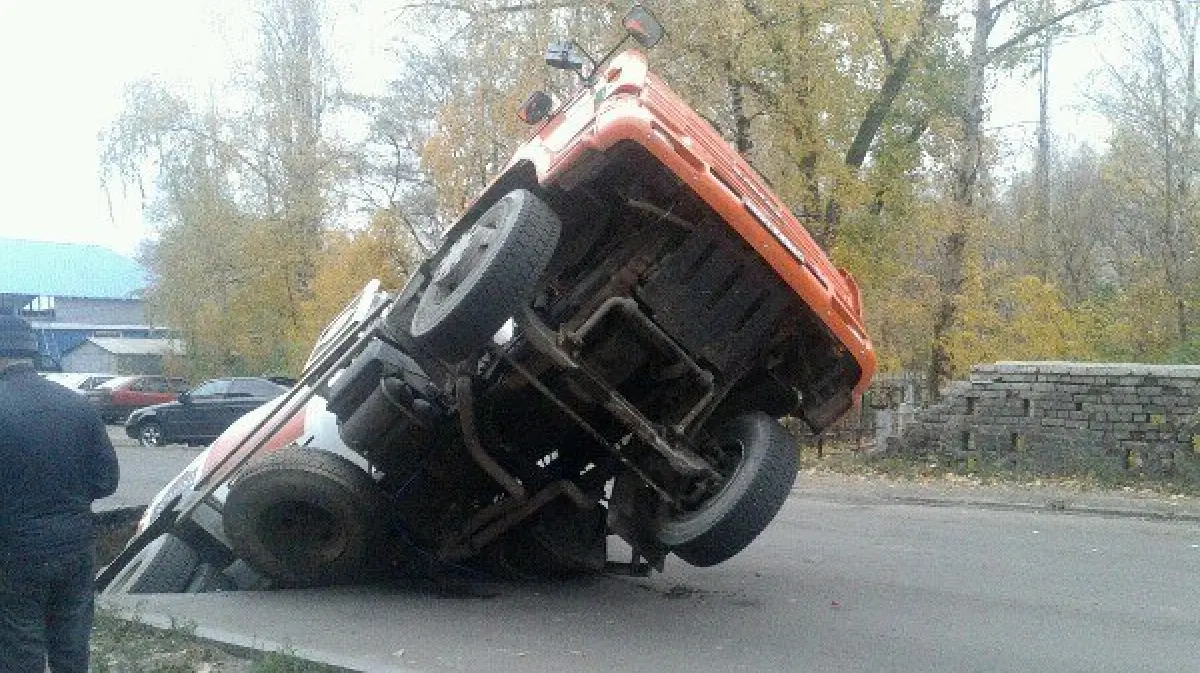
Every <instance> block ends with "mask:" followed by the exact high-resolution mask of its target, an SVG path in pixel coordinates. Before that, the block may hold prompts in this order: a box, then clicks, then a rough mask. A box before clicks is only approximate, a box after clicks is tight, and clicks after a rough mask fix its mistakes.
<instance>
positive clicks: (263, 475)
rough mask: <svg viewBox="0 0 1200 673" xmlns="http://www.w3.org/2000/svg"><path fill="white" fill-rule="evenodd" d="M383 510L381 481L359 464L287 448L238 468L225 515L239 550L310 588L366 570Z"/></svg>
mask: <svg viewBox="0 0 1200 673" xmlns="http://www.w3.org/2000/svg"><path fill="white" fill-rule="evenodd" d="M384 511H385V510H384V506H383V496H382V494H381V492H380V490H379V487H378V486H377V485H376V484H375V482H374V481H373V480H372V479H371V476H370V475H368V474H367V473H366V472H364V471H363V470H362V469H360V468H359V467H358V466H357V465H355V464H354V463H352V462H350V461H349V460H346V459H345V458H343V457H341V456H339V455H336V454H334V453H330V452H328V451H322V450H319V449H312V448H305V447H289V448H285V449H282V450H280V451H276V452H274V453H272V454H269V455H267V456H265V457H263V458H261V459H259V460H257V461H256V462H253V463H251V464H250V465H248V466H247V467H246V468H245V469H244V470H243V471H242V472H241V473H239V474H238V475H237V478H236V480H235V481H233V483H232V484H230V488H229V495H228V497H227V498H226V500H225V507H224V514H223V518H224V524H225V532H226V534H227V535H228V536H229V541H230V544H231V546H232V547H233V552H234V554H236V555H237V556H238V557H240V558H241V559H243V560H245V561H246V562H247V563H248V564H249V565H250V566H252V567H253V568H256V569H257V570H259V571H261V572H262V573H263V574H265V575H267V576H269V577H270V578H272V579H274V580H276V581H278V582H279V583H281V584H283V585H286V586H295V587H308V586H322V585H327V584H338V583H343V582H348V581H352V580H355V579H358V578H359V577H361V575H362V573H363V572H364V571H365V570H366V569H367V567H368V565H369V563H370V561H372V554H373V553H375V552H376V551H377V546H378V543H379V542H380V539H381V534H382V526H381V525H380V521H381V520H382V518H383V516H384Z"/></svg>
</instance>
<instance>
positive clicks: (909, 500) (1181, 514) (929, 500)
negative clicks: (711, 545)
mask: <svg viewBox="0 0 1200 673" xmlns="http://www.w3.org/2000/svg"><path fill="white" fill-rule="evenodd" d="M792 495H793V497H798V498H802V499H811V500H824V501H829V502H843V503H854V504H882V503H894V504H901V505H913V506H920V507H971V508H975V509H987V510H997V511H1009V512H1038V513H1044V514H1066V515H1074V516H1102V517H1109V518H1124V519H1141V520H1145V521H1186V522H1194V523H1200V511H1190V510H1189V511H1181V510H1175V509H1162V510H1158V509H1148V508H1144V507H1138V506H1136V505H1130V506H1127V507H1121V506H1104V505H1088V504H1082V503H1073V502H1071V501H1070V500H1069V499H1066V498H1063V497H1052V496H1051V497H1045V499H1043V500H1041V501H1030V500H996V499H988V498H955V497H939V496H936V495H903V494H886V493H870V494H853V493H842V492H833V491H832V490H831V489H817V490H806V489H804V488H803V487H796V488H795V489H793V491H792Z"/></svg>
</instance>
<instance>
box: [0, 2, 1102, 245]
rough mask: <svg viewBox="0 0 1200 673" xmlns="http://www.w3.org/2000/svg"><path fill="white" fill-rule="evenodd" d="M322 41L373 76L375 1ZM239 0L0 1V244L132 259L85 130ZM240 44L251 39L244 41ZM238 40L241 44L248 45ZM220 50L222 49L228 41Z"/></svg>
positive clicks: (220, 22) (231, 31)
mask: <svg viewBox="0 0 1200 673" xmlns="http://www.w3.org/2000/svg"><path fill="white" fill-rule="evenodd" d="M330 4H331V6H333V8H334V14H335V19H334V20H335V27H336V31H335V33H334V42H335V43H334V44H333V45H331V51H332V52H333V53H334V54H335V58H336V60H337V62H338V67H339V70H340V72H341V75H342V77H343V81H345V82H347V83H348V84H349V85H350V86H351V87H353V88H355V89H358V90H363V89H373V88H378V87H379V86H381V84H382V82H383V81H384V80H385V79H386V77H387V72H388V56H387V53H386V47H387V36H388V32H389V31H390V30H395V26H394V25H393V24H391V22H390V21H388V18H389V17H388V15H389V13H388V11H387V8H388V7H389V6H391V5H392V4H396V3H389V2H388V0H362V1H361V2H353V3H352V2H341V3H339V2H337V0H331V2H330ZM248 5H250V2H249V0H0V91H3V96H2V98H0V100H2V101H3V102H2V103H0V237H13V238H30V239H40V240H55V241H71V242H81V243H97V244H101V245H104V246H106V247H109V248H112V249H114V250H116V251H118V252H121V253H124V254H132V253H133V252H134V251H135V250H136V247H137V244H138V241H139V240H140V239H142V238H143V237H144V236H145V235H146V234H147V226H146V225H145V224H144V223H143V221H142V217H141V212H140V210H139V207H138V199H137V198H136V196H135V195H122V193H121V191H120V188H119V187H116V188H115V190H116V191H114V192H113V193H112V194H111V196H112V198H111V204H112V208H113V210H112V215H111V216H110V206H109V202H110V199H109V198H108V196H106V193H105V191H104V190H103V189H102V188H101V182H100V167H99V163H98V158H97V154H98V149H99V143H98V140H97V138H98V135H99V134H100V133H101V132H102V131H103V130H104V129H105V128H106V127H107V126H108V125H109V123H111V121H112V120H113V119H114V118H115V117H116V115H117V114H118V113H119V111H120V109H121V105H122V95H123V92H124V89H125V86H126V85H127V84H128V83H130V82H133V81H135V80H137V79H141V78H145V77H151V76H155V77H160V78H162V79H164V80H167V81H169V82H173V83H176V84H180V85H184V86H190V87H193V88H195V89H196V90H198V91H202V90H205V89H207V87H208V86H209V84H210V83H212V82H219V81H220V80H221V79H222V78H224V77H225V76H226V73H228V72H229V71H230V69H231V68H232V67H235V65H236V60H237V59H238V58H239V54H238V52H239V50H243V49H244V48H245V46H246V44H247V41H246V39H245V38H246V33H245V31H246V30H247V23H248V11H247V6H248ZM251 39H252V38H251ZM251 44H252V43H251ZM1103 44H1104V41H1103V40H1098V39H1094V38H1085V39H1082V40H1078V41H1076V42H1075V43H1074V44H1072V45H1070V46H1068V47H1066V48H1061V49H1060V50H1059V53H1058V55H1057V58H1056V60H1055V63H1054V68H1052V72H1053V73H1054V75H1055V85H1054V88H1053V89H1052V90H1053V92H1054V94H1055V99H1054V108H1055V111H1054V117H1055V126H1056V128H1057V129H1060V130H1062V132H1069V133H1071V134H1072V135H1074V136H1075V137H1076V138H1077V139H1091V140H1093V142H1097V143H1098V142H1099V141H1100V140H1102V139H1100V138H1096V136H1100V135H1102V134H1103V133H1104V127H1103V125H1102V124H1100V123H1099V122H1098V120H1097V118H1096V117H1095V116H1094V115H1082V116H1081V114H1080V112H1079V108H1080V107H1081V106H1082V105H1083V99H1082V97H1081V96H1080V94H1079V90H1080V87H1081V86H1084V83H1085V81H1086V78H1087V76H1088V74H1089V72H1090V71H1091V70H1092V69H1093V68H1094V66H1095V65H1096V64H1097V60H1096V56H1095V54H1096V53H1097V50H1098V48H1099V46H1100V45H1103ZM231 45H232V46H231ZM1036 91H1037V87H1036V82H1034V81H1032V80H1028V81H1026V80H1025V79H1024V78H1018V79H1016V80H1015V81H1011V82H1008V83H1003V84H1002V85H1001V88H1000V89H999V90H998V91H997V95H996V96H995V98H994V99H993V100H994V108H995V113H994V117H993V123H994V124H995V125H998V126H1003V127H1005V128H1007V129H1009V130H1010V131H1011V132H1010V134H1009V135H1010V138H1011V139H1012V143H1011V144H1012V145H1013V147H1014V149H1016V148H1019V147H1021V146H1022V145H1023V144H1024V143H1025V142H1026V141H1027V140H1028V139H1029V138H1031V137H1032V134H1033V130H1034V129H1033V125H1032V122H1033V121H1034V120H1036V116H1037V100H1036Z"/></svg>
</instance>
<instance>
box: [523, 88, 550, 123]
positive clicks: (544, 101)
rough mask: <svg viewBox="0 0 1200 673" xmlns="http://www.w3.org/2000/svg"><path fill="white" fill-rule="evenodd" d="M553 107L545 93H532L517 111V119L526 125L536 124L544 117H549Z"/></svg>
mask: <svg viewBox="0 0 1200 673" xmlns="http://www.w3.org/2000/svg"><path fill="white" fill-rule="evenodd" d="M553 107H554V100H553V99H552V98H550V95H549V94H547V93H546V92H545V91H534V92H533V93H531V94H529V98H527V99H526V100H525V103H524V104H523V105H521V107H520V108H518V109H517V119H520V120H521V121H523V122H525V123H526V124H530V125H533V124H537V123H538V122H540V121H542V120H543V119H545V118H546V117H549V116H550V110H551V108H553Z"/></svg>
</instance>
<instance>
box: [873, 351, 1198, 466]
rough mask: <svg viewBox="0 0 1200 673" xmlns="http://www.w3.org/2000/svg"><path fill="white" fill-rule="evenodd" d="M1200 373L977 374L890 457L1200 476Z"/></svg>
mask: <svg viewBox="0 0 1200 673" xmlns="http://www.w3.org/2000/svg"><path fill="white" fill-rule="evenodd" d="M1198 409H1200V366H1192V365H1187V366H1181V365H1142V364H1090V363H1075V362H1000V363H996V364H989V365H977V366H975V367H973V368H972V369H971V376H970V379H969V380H967V381H957V382H955V383H953V384H951V386H950V387H949V388H948V389H947V390H946V391H945V393H944V397H943V399H942V401H941V402H939V403H937V404H935V405H932V406H930V407H928V408H926V409H924V410H922V411H921V412H919V413H918V414H917V415H916V417H915V418H914V419H913V421H912V422H911V423H910V424H909V425H908V427H907V428H906V429H905V431H904V432H903V434H901V435H900V436H899V437H893V438H891V439H890V440H889V442H888V451H890V452H897V453H900V454H904V455H910V456H931V455H932V456H939V457H943V458H947V459H950V460H953V461H958V462H963V463H966V464H968V466H969V465H970V464H971V463H977V464H980V465H984V464H987V465H993V466H996V467H1002V468H1017V469H1027V470H1031V471H1034V472H1039V473H1046V474H1080V473H1127V474H1128V473H1136V474H1141V475H1145V476H1149V477H1168V476H1174V475H1177V474H1180V473H1182V472H1189V473H1190V472H1195V473H1196V474H1197V475H1200V415H1198V413H1197V411H1198Z"/></svg>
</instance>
